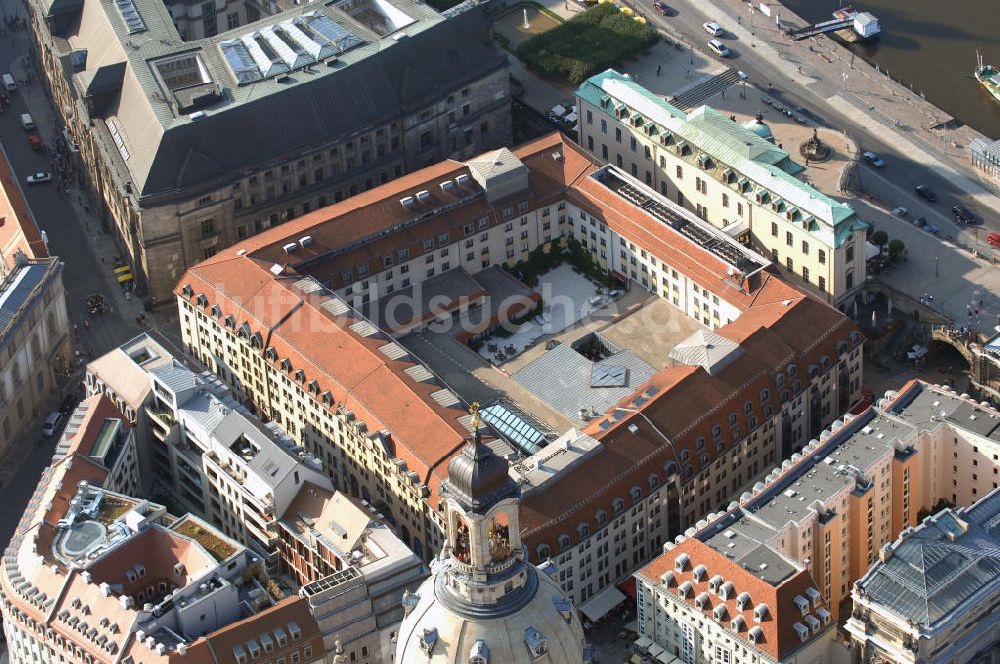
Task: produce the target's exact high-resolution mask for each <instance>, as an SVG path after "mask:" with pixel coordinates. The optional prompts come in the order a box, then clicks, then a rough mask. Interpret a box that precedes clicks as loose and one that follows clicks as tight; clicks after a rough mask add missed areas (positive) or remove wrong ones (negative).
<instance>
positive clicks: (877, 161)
mask: <svg viewBox="0 0 1000 664" xmlns="http://www.w3.org/2000/svg"><path fill="white" fill-rule="evenodd" d="M861 156H862V157H864V158H865V161H867V162H868V163H869V164H871V165H872V166H874V167H875V168H882V167H883V166H885V161H883V160H882V157H880V156H878V154H877V153H875V152H871V151H869V152H862V153H861Z"/></svg>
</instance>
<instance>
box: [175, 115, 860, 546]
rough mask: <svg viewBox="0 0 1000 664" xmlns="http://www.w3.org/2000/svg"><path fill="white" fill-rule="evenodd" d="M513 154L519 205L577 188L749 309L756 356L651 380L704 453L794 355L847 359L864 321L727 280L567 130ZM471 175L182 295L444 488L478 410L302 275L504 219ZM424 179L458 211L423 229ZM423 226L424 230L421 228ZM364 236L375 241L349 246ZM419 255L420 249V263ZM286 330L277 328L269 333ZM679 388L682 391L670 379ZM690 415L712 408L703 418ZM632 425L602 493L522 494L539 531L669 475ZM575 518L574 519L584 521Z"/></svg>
mask: <svg viewBox="0 0 1000 664" xmlns="http://www.w3.org/2000/svg"><path fill="white" fill-rule="evenodd" d="M514 152H515V154H516V155H517V157H518V158H519V159H520V160H521V161H522V163H524V164H525V165H526V166H527V168H528V170H529V191H528V193H527V194H521V195H519V196H517V197H512V199H514V200H516V201H520V200H524V199H525V198H526V197H527V198H528V199H530V202H532V203H533V204H534V205H535V206H537V204H539V203H540V202H542V201H544V202H555V201H559V200H564V199H567V198H568V199H570V200H572V201H573V202H574V203H575V204H578V205H580V206H582V207H584V208H586V209H588V210H589V211H590V212H592V213H593V214H595V215H597V216H599V217H600V218H602V219H604V220H605V221H606V222H607V223H608V225H609V226H610V227H611V228H612V229H613V230H615V231H616V232H618V233H620V234H621V235H622V236H623V237H626V238H630V239H633V240H634V241H635V242H637V243H641V244H643V245H644V246H647V247H649V248H652V249H654V250H655V251H656V252H657V253H659V254H661V255H662V257H663V258H664V260H666V261H667V262H668V263H669V264H671V266H673V267H677V268H678V269H682V270H684V271H685V272H687V273H688V274H690V275H691V276H692V277H694V278H695V279H696V280H698V281H699V282H701V283H702V285H704V286H707V287H709V288H711V289H712V290H714V291H716V292H719V293H724V294H725V297H726V298H727V299H729V300H731V301H733V303H734V304H735V305H736V306H738V307H739V308H740V309H742V310H743V312H744V313H743V314H742V315H741V316H740V317H739V318H738V319H737V320H736V321H735V322H733V323H731V324H730V325H727V326H726V327H723V328H721V329H719V330H717V332H719V333H720V334H723V335H724V336H727V337H729V338H731V339H733V340H734V341H737V342H738V343H740V344H741V345H742V346H743V349H744V353H743V355H742V356H741V357H740V358H738V359H737V360H735V361H734V362H732V364H731V365H730V366H728V367H727V368H726V369H725V370H724V371H722V372H720V373H719V374H718V375H717V376H710V375H708V374H707V373H706V372H705V371H704V370H702V369H701V368H700V367H672V368H668V369H666V370H664V371H662V372H660V373H659V374H658V375H656V376H654V378H653V380H652V381H651V382H652V384H654V385H657V386H659V387H660V388H661V392H660V396H659V397H657V398H655V399H653V400H651V401H650V402H649V403H648V404H647V405H646V406H644V408H643V410H644V412H646V413H647V414H648V415H649V416H650V417H651V418H653V419H654V420H655V421H657V423H658V425H659V424H660V423H661V421H662V426H663V428H664V429H665V430H666V431H668V434H669V435H671V436H672V437H676V440H675V443H676V444H677V445H686V446H690V447H692V448H693V445H694V441H695V440H696V438H697V437H698V436H699V435H705V436H706V437H707V430H709V429H710V428H711V426H712V424H714V423H715V420H714V419H713V417H721V416H723V415H722V411H723V409H725V410H726V411H728V410H730V409H731V410H732V411H735V412H736V413H738V416H739V417H740V418H741V419H740V421H741V427H743V429H742V430H744V431H746V430H747V428H746V423H745V418H746V416H745V414H744V410H743V402H744V401H745V400H746V399H753V400H754V403H755V406H754V410H753V413H755V414H756V415H757V417H758V419H759V420H760V419H761V413H760V410H761V406H760V404H759V403H757V401H758V399H757V395H758V394H759V391H760V389H762V388H764V387H769V388H771V389H772V393H774V392H775V389H776V385H774V382H773V381H774V379H773V374H774V370H775V369H776V368H777V367H782V366H784V365H785V364H787V363H788V362H796V363H798V364H801V366H802V369H803V371H804V370H805V368H806V367H807V366H808V365H809V364H811V363H817V362H818V361H819V358H820V357H821V356H822V355H829V356H830V357H836V356H837V353H836V351H835V348H836V344H837V342H839V341H842V340H843V341H846V340H848V339H849V333H850V331H851V330H853V329H854V328H853V326H851V325H850V323H849V322H848V321H847V320H846V319H845V318H844V317H843V316H842V315H841V314H840V313H838V312H837V311H836V310H834V309H833V308H831V307H829V306H827V305H825V304H822V303H819V302H817V301H814V300H811V299H809V298H807V297H806V296H805V295H803V294H802V293H801V292H800V291H798V290H797V289H795V288H794V287H793V286H791V285H789V284H787V283H785V282H783V281H782V280H781V279H780V278H778V277H777V276H775V275H772V274H767V273H765V274H764V275H763V278H762V279H761V284H760V285H759V286H758V287H757V288H756V290H754V291H751V292H749V293H742V292H740V291H738V290H736V289H733V288H730V287H728V286H724V285H723V284H722V282H723V281H724V280H725V279H726V277H727V269H728V266H726V265H725V264H724V263H722V262H721V261H720V260H719V259H718V258H717V257H716V256H714V255H713V254H711V253H709V252H707V251H705V250H703V249H701V248H700V247H698V246H697V245H695V244H693V243H691V242H689V241H687V240H685V239H681V238H679V237H677V236H676V235H675V234H673V233H671V234H669V236H665V235H664V230H663V227H662V224H661V223H660V222H658V221H656V220H654V219H653V218H652V217H649V216H648V215H646V214H644V213H641V214H640V213H637V212H636V210H635V208H634V207H633V206H631V205H630V204H629V203H627V202H625V201H624V200H622V199H620V198H619V197H617V196H616V195H614V194H613V193H612V192H610V191H609V190H607V189H606V188H605V187H604V186H603V185H600V184H599V183H597V182H595V181H593V180H591V179H589V178H588V177H587V176H588V175H589V174H591V173H593V172H595V171H596V170H597V169H598V168H599V166H598V165H597V164H595V163H594V162H593V161H591V160H590V158H589V157H588V156H587V155H586V154H585V153H584V152H583V151H582V150H581V149H580V148H579V147H577V146H575V145H574V144H572V143H570V142H568V141H564V140H563V139H562V138H561V136H560V135H558V134H552V135H550V136H546V137H544V138H541V139H538V140H537V141H534V142H532V143H528V144H526V145H523V146H521V147H519V148H517V149H516V150H515V151H514ZM556 157H558V158H556ZM467 170H468V169H467V167H466V166H465V165H464V164H461V163H458V162H453V161H447V162H442V163H440V164H437V165H435V166H431V167H428V168H426V169H423V170H421V171H417V172H415V173H412V174H410V175H407V176H404V177H402V178H399V179H397V180H394V181H393V182H390V183H388V184H386V185H383V186H381V187H378V188H376V189H373V190H371V191H368V192H365V193H363V194H361V195H359V196H355V197H352V198H350V199H347V200H345V201H343V202H341V203H338V204H336V205H333V206H330V207H327V208H323V209H321V210H316V211H315V212H312V213H310V214H308V215H305V216H303V217H301V218H299V219H295V220H293V221H290V222H288V223H286V224H283V225H281V226H277V227H275V228H272V229H270V230H268V231H266V232H264V233H262V234H260V235H258V236H256V237H254V238H251V239H248V240H247V241H245V242H243V243H241V244H239V245H236V246H235V247H232V248H229V249H226V250H224V251H223V252H221V253H220V254H218V255H216V256H214V257H212V258H210V259H208V260H206V261H204V262H203V263H200V264H198V265H196V266H194V267H193V268H191V269H190V270H188V272H187V273H186V274H185V276H184V277H183V278H182V279H181V281H180V282H179V284H178V288H177V290H176V293H177V294H178V295H179V296H182V297H185V298H187V296H185V295H184V286H187V285H190V287H191V288H192V289H193V293H194V294H193V296H192V297H190V298H187V299H189V300H190V301H191V302H192V303H194V302H195V301H196V299H197V296H198V295H199V294H205V295H206V296H207V305H206V306H205V312H206V313H208V311H209V309H210V307H211V306H212V305H214V304H217V305H219V307H220V308H221V309H222V316H223V317H224V316H226V315H227V314H232V315H233V316H234V317H235V319H236V321H237V327H239V326H240V325H241V324H242V323H243V322H244V321H247V322H248V323H249V325H250V327H251V328H252V330H253V331H259V332H260V333H261V335H262V336H263V337H264V338H265V340H264V343H263V347H264V348H267V347H268V346H274V347H275V349H276V350H277V354H278V356H279V357H281V358H289V359H290V361H291V363H292V367H293V370H294V369H297V368H302V369H303V370H304V372H305V375H306V381H307V382H308V381H310V380H314V379H315V380H316V381H318V383H319V384H320V391H321V392H322V391H324V390H329V391H330V392H331V393H332V394H333V396H334V399H335V401H336V403H337V404H343V407H344V408H346V409H349V410H352V411H354V413H355V414H356V415H357V417H358V418H359V419H360V420H363V421H365V422H367V424H368V429H369V431H377V430H380V429H387V430H388V431H389V432H391V434H392V439H393V443H394V445H395V454H396V456H398V457H399V458H401V459H403V460H404V461H406V463H407V465H408V467H409V468H410V470H415V471H417V472H418V473H419V474H420V475H421V478H422V480H423V481H424V482H425V483H426V484H428V486H429V487H430V488H431V491H432V492H433V495H434V496H435V497H436V490H437V486H438V484H439V482H440V481H441V480H443V479H444V476H445V468H446V465H447V460H448V459H449V458H450V457H451V456H452V455H453V454H455V453H456V452H457V451H458V449H459V448H460V447H461V445H462V441H463V438H464V436H465V435H466V431H465V429H464V427H463V426H462V425H461V424H460V423H459V422H458V418H459V417H460V416H462V415H464V407H456V408H442V407H441V406H439V405H438V404H437V403H436V402H435V401H434V400H433V399H432V398H431V397H430V395H431V393H432V392H434V391H435V390H438V389H440V387H439V386H438V385H437V384H436V383H417V382H415V381H413V380H412V379H410V377H409V376H407V375H406V374H404V373H403V370H404V369H405V368H407V367H408V366H412V364H413V363H412V362H410V361H409V360H406V359H403V360H389V359H388V358H387V357H385V356H384V355H382V354H381V353H380V352H378V350H377V349H378V347H379V346H382V345H384V344H385V343H386V342H387V339H386V338H384V337H382V338H379V337H370V338H364V337H361V336H359V335H358V334H356V333H355V332H354V331H352V330H350V329H349V327H348V326H349V325H351V324H352V323H354V322H355V319H351V318H344V317H338V316H335V315H333V314H331V313H330V312H329V311H327V310H325V309H323V308H322V307H321V306H320V305H321V304H322V301H323V297H324V296H322V295H306V294H304V293H302V292H301V291H299V290H297V289H296V288H295V286H294V284H295V282H296V281H297V280H298V279H299V278H300V275H302V274H309V275H312V276H315V277H316V278H317V279H320V280H323V279H329V280H330V281H331V282H332V283H333V285H334V288H337V287H338V286H339V285H340V281H339V279H340V274H341V272H342V271H345V270H347V269H351V268H353V267H356V266H357V265H360V264H362V263H364V262H366V261H373V262H372V267H370V268H369V273H370V274H371V273H376V272H379V271H381V270H382V265H381V263H380V262H379V261H380V260H381V259H380V257H381V256H386V255H389V254H391V253H392V252H394V251H398V250H399V249H403V248H407V247H420V240H421V239H423V238H433V237H435V234H436V233H440V232H445V231H448V232H450V233H451V234H452V239H457V238H458V237H459V236H460V235H461V232H462V225H464V224H466V223H469V222H471V221H473V220H475V219H477V215H480V214H484V215H485V216H487V217H488V218H489V219H490V223H491V224H493V223H496V218H495V217H494V216H493V215H494V212H495V210H496V209H497V208H498V207H501V206H502V205H503V203H502V202H501V203H500V204H497V203H496V202H494V204H493V205H492V206H491V207H492V209H488V210H486V209H485V205H484V201H483V199H482V197H478V198H473V199H472V200H471V201H469V202H465V203H462V202H461V200H462V199H461V191H460V190H458V189H449V190H447V191H444V190H442V189H441V188H440V186H439V184H440V182H441V181H443V180H446V179H454V177H455V176H456V175H458V174H460V173H465V172H467ZM425 189H426V190H427V191H429V192H432V197H434V199H435V200H436V202H438V203H442V202H451V203H455V205H456V206H457V207H456V208H453V209H451V210H450V211H449V212H447V213H445V214H442V215H438V216H435V217H431V218H428V219H427V220H424V221H421V222H419V224H418V225H412V226H409V227H405V228H402V229H400V228H397V226H399V225H400V224H402V223H403V222H404V221H405V220H406V218H408V217H411V216H412V215H413V211H412V210H406V209H405V208H403V206H402V205H401V204H400V202H399V199H400V198H402V197H404V196H411V195H415V194H416V192H417V191H421V190H425ZM462 190H463V191H469V192H471V191H479V185H478V184H476V183H475V181H474V180H473V179H470V180H469V182H467V183H466V184H465V185H463V188H462ZM484 210H485V212H484ZM418 227H419V229H420V232H419V234H418V233H416V231H415V229H416V228H418ZM304 236H309V237H311V238H312V241H311V243H306V246H305V247H303V246H302V245H301V243H299V245H298V248H297V249H295V250H294V251H293V252H291V253H286V251H285V250H284V248H283V247H284V245H286V244H289V243H292V242H296V243H298V241H299V240H300V239H301V238H303V237H304ZM363 238H369V240H368V241H366V243H364V244H363V245H358V246H354V247H351V246H349V245H350V244H351V243H352V242H357V241H359V240H361V239H363ZM421 251H422V250H421ZM414 255H415V253H414V252H413V251H411V257H412V256H414ZM275 264H278V265H279V266H284V267H285V268H286V269H284V270H283V271H282V272H281V275H280V276H275V274H274V273H272V272H271V269H272V267H273V266H274V265H275ZM288 267H291V268H292V269H288ZM272 327H273V328H274V329H273V331H272V332H268V330H270V329H271V328H272ZM817 331H819V332H818V333H817ZM262 352H263V351H262ZM348 358H349V361H345V359H348ZM681 384H683V388H684V389H669V388H672V387H674V386H679V385H681ZM642 389H645V386H644V387H643V388H642ZM774 400H775V410H779V409H780V405H779V404H777V403H776V402H777V396H775V397H774ZM692 414H699V415H698V416H697V417H694V418H692ZM632 419H634V418H627V419H624V420H622V421H621V422H620V423H619V424H618V426H615V427H612V428H610V429H609V430H608V431H606V432H605V431H599V430H598V429H596V426H597V423H595V424H594V425H593V426H592V427H591V429H590V433H591V435H594V436H595V437H599V438H601V439H602V440H603V442H604V443H605V445H606V449H605V450H604V452H602V458H601V463H602V465H603V466H604V467H606V468H607V469H608V471H609V475H608V476H609V477H612V478H614V479H613V480H612V481H610V482H608V483H606V484H603V485H602V486H601V487H599V488H598V489H597V491H596V492H595V487H594V485H593V482H592V481H591V478H590V477H582V475H583V474H582V473H569V474H568V475H567V476H566V477H564V478H561V479H559V480H557V481H555V482H553V484H552V485H551V487H549V488H547V489H546V490H544V491H541V492H538V493H536V494H534V495H532V496H530V497H529V498H527V499H526V500H525V501H524V502H523V503H522V518H521V520H522V526H524V527H525V529H526V534H525V538H526V541H529V542H539V541H546V540H552V539H554V537H555V536H557V534H558V533H560V532H564V531H566V532H570V531H573V529H572V528H569V529H568V528H566V527H565V525H564V524H565V522H566V521H567V520H568V519H569V518H570V517H569V515H570V514H572V513H574V512H578V511H580V510H581V509H582V507H583V506H584V505H585V504H588V505H589V504H594V507H595V509H596V506H597V504H602V503H608V504H609V503H610V501H611V500H612V498H613V497H617V496H622V495H627V489H628V488H629V487H630V486H632V485H638V486H640V487H641V486H648V485H647V484H646V483H645V482H646V479H647V478H648V476H649V475H650V474H651V473H657V472H658V473H660V476H661V477H662V475H663V466H664V463H666V461H668V460H669V458H670V457H668V454H669V450H667V449H665V447H666V446H665V445H664V444H663V441H662V440H660V439H659V438H658V437H655V436H651V435H649V436H647V434H646V433H645V432H643V434H642V435H638V436H637V435H633V434H628V435H623V434H621V433H620V431H621V430H622V429H624V427H622V426H621V424H622V423H628V422H630V421H631V420H632ZM640 429H644V428H643V427H642V426H640ZM671 456H672V455H671ZM712 456H713V458H714V451H713V452H712ZM695 466H696V468H697V467H698V462H697V460H695ZM585 513H586V514H588V516H587V517H586V518H587V519H589V518H590V516H591V515H593V510H592V509H590V508H589V507H588V508H587V511H586V512H585ZM573 518H574V521H573V523H574V525H575V523H576V522H578V521H579V520H580V517H579V516H576V517H573Z"/></svg>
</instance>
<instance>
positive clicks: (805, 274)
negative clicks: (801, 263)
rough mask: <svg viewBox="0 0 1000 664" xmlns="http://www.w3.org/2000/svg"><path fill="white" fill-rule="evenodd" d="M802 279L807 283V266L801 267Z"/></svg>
mask: <svg viewBox="0 0 1000 664" xmlns="http://www.w3.org/2000/svg"><path fill="white" fill-rule="evenodd" d="M802 281H804V282H806V283H809V268H807V267H803V268H802Z"/></svg>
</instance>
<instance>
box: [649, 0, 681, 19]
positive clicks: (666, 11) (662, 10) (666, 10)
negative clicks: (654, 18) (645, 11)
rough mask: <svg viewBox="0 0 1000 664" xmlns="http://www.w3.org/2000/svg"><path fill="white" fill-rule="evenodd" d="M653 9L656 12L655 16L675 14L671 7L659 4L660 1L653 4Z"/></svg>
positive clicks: (657, 0)
mask: <svg viewBox="0 0 1000 664" xmlns="http://www.w3.org/2000/svg"><path fill="white" fill-rule="evenodd" d="M653 9H655V10H656V13H657V14H662V15H663V16H673V15H674V14H676V13H677V12H676V11H674V9H673V8H672V7H670V6H669V5H667V4H665V3H662V2H660V0H656V1H655V2H654V3H653Z"/></svg>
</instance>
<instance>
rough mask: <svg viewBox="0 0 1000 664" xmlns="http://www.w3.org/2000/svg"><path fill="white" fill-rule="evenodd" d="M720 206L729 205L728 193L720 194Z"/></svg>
mask: <svg viewBox="0 0 1000 664" xmlns="http://www.w3.org/2000/svg"><path fill="white" fill-rule="evenodd" d="M722 207H724V208H727V207H729V194H722Z"/></svg>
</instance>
